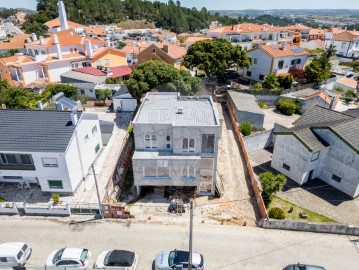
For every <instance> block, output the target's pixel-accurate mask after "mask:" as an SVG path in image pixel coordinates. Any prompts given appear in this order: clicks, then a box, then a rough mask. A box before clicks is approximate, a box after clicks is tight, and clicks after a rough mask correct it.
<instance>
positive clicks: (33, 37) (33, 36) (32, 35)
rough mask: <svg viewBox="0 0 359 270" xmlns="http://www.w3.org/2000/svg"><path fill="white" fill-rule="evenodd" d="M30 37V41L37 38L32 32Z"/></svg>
mask: <svg viewBox="0 0 359 270" xmlns="http://www.w3.org/2000/svg"><path fill="white" fill-rule="evenodd" d="M31 39H32V41H36V40H37V36H36V34H35V33H32V34H31Z"/></svg>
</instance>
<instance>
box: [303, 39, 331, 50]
mask: <svg viewBox="0 0 359 270" xmlns="http://www.w3.org/2000/svg"><path fill="white" fill-rule="evenodd" d="M299 46H300V47H301V48H303V49H307V50H317V49H322V50H324V49H325V42H324V41H323V40H320V39H314V40H311V41H307V42H304V43H300V45H299Z"/></svg>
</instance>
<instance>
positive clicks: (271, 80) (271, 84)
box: [262, 72, 280, 90]
mask: <svg viewBox="0 0 359 270" xmlns="http://www.w3.org/2000/svg"><path fill="white" fill-rule="evenodd" d="M262 85H263V87H264V88H267V89H274V90H276V89H278V88H279V87H280V84H279V82H278V78H277V76H276V75H275V74H274V73H272V72H271V73H269V74H268V75H267V76H266V77H265V78H264V82H263V83H262Z"/></svg>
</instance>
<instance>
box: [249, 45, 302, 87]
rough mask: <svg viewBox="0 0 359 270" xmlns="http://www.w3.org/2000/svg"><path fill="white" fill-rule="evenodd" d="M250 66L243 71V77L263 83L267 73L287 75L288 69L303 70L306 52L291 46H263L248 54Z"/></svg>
mask: <svg viewBox="0 0 359 270" xmlns="http://www.w3.org/2000/svg"><path fill="white" fill-rule="evenodd" d="M248 55H249V56H250V57H251V58H252V66H251V67H250V68H249V69H247V70H245V71H244V77H246V78H249V79H251V80H254V81H260V82H261V81H263V80H264V78H265V76H267V74H268V73H271V72H273V73H274V74H276V75H280V74H287V73H288V72H289V69H290V68H294V67H295V68H298V69H303V68H304V65H305V63H306V61H307V57H308V52H307V51H306V50H305V49H302V48H299V47H298V46H296V45H292V44H277V45H263V46H260V47H258V48H255V49H252V50H250V51H249V52H248Z"/></svg>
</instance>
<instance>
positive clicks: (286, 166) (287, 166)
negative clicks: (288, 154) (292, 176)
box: [283, 163, 290, 171]
mask: <svg viewBox="0 0 359 270" xmlns="http://www.w3.org/2000/svg"><path fill="white" fill-rule="evenodd" d="M283 169H284V170H287V171H290V166H289V165H287V164H285V163H283Z"/></svg>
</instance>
